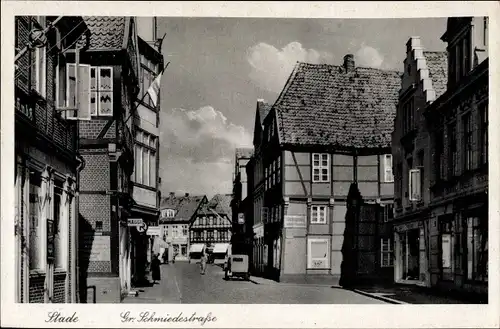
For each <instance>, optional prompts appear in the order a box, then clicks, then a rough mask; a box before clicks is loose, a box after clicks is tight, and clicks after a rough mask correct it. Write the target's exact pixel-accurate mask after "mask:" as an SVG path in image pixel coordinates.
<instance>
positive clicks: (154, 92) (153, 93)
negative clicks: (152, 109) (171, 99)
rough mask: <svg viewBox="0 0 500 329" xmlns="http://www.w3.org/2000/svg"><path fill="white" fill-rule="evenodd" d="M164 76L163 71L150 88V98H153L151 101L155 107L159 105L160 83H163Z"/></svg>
mask: <svg viewBox="0 0 500 329" xmlns="http://www.w3.org/2000/svg"><path fill="white" fill-rule="evenodd" d="M162 75H163V71H162V72H160V74H158V76H157V77H156V79H155V80H154V81H153V83H152V84H151V86H149V88H148V94H149V97H151V101H152V102H153V104H154V106H156V105H157V103H158V96H159V95H160V82H161V76H162Z"/></svg>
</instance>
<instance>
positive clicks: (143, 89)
mask: <svg viewBox="0 0 500 329" xmlns="http://www.w3.org/2000/svg"><path fill="white" fill-rule="evenodd" d="M158 73H159V72H158V64H157V63H153V61H151V60H150V59H148V58H146V57H145V56H144V55H141V68H140V73H139V74H140V75H141V76H140V86H139V87H140V92H139V95H138V96H137V97H138V98H139V99H141V98H142V97H143V96H144V94H146V93H147V90H148V89H149V87H150V86H151V84H152V83H153V81H154V79H156V76H157V74H158ZM144 102H145V103H146V104H147V105H149V106H152V107H154V104H153V102H152V101H151V98H150V96H149V94H146V95H145V96H144Z"/></svg>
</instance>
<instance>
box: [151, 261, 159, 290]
mask: <svg viewBox="0 0 500 329" xmlns="http://www.w3.org/2000/svg"><path fill="white" fill-rule="evenodd" d="M159 255H160V254H157V255H154V256H153V260H152V261H151V276H152V277H153V284H155V283H156V281H160V280H161V274H160V264H161V262H160V260H159V259H158V256H159Z"/></svg>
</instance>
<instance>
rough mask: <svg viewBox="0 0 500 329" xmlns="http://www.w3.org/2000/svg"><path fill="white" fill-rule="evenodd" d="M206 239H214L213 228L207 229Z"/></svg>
mask: <svg viewBox="0 0 500 329" xmlns="http://www.w3.org/2000/svg"><path fill="white" fill-rule="evenodd" d="M207 239H208V240H213V239H214V231H213V230H208V231H207Z"/></svg>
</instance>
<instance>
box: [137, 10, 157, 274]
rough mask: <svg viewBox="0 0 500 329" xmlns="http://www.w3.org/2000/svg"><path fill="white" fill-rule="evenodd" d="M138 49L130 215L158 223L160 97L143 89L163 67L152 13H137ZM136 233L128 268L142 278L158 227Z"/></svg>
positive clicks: (146, 221) (146, 87)
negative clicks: (154, 100) (137, 91)
mask: <svg viewBox="0 0 500 329" xmlns="http://www.w3.org/2000/svg"><path fill="white" fill-rule="evenodd" d="M136 20H137V35H138V36H137V41H138V49H139V58H140V59H139V93H138V94H137V97H136V101H135V112H134V113H133V120H131V121H132V123H133V125H132V130H133V132H132V133H133V135H134V155H135V161H134V173H133V174H132V185H133V198H134V201H135V202H134V205H133V207H132V209H131V216H132V217H133V218H136V219H142V220H143V221H144V222H145V223H146V225H147V226H148V227H153V226H158V219H159V207H160V191H159V179H158V177H159V174H158V170H159V152H158V150H159V147H160V145H159V143H160V139H159V135H160V128H159V126H160V110H161V106H160V100H159V99H158V101H157V103H156V104H155V103H154V102H153V101H152V100H151V97H150V95H149V94H148V93H147V90H148V88H149V86H150V85H151V83H152V82H153V81H154V79H155V78H156V76H157V75H158V74H159V73H160V72H161V70H162V68H163V55H162V54H161V46H162V45H161V44H162V42H161V39H158V37H157V22H156V17H137V19H136ZM151 232H154V234H155V235H149V234H148V232H145V233H140V232H138V231H137V230H133V229H132V230H131V232H130V233H131V236H132V239H131V244H132V245H131V252H132V256H131V261H132V264H131V271H132V277H133V278H134V281H142V280H143V279H144V274H145V273H144V269H145V267H146V262H150V261H151V251H152V248H153V247H154V246H155V243H156V244H157V243H158V241H155V240H160V239H161V236H160V235H156V234H159V232H160V230H153V229H151V230H149V233H151Z"/></svg>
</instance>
